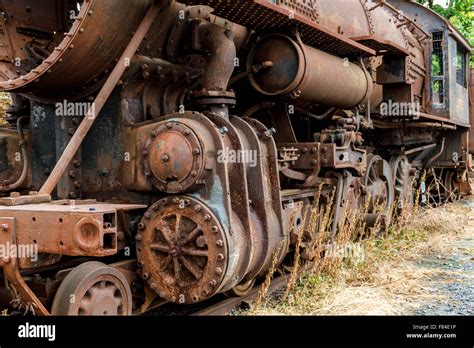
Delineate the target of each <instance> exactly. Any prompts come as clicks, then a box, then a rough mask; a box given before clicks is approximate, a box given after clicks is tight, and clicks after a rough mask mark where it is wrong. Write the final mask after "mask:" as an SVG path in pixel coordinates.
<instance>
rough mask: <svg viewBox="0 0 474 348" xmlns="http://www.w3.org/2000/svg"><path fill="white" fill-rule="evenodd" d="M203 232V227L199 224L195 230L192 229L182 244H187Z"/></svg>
mask: <svg viewBox="0 0 474 348" xmlns="http://www.w3.org/2000/svg"><path fill="white" fill-rule="evenodd" d="M201 232H202V230H201V228H200V227H199V226H197V227H196V228H195V229H194V231H192V232H191V233H190V234H189V235H188V237H187V238H186V240H185V241H184V242H183V244H182V245H186V244H188V243H190V242H192V241H193V240H195V239H196V238H197V236H198V235H199V234H200V233H201Z"/></svg>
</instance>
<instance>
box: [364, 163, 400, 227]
mask: <svg viewBox="0 0 474 348" xmlns="http://www.w3.org/2000/svg"><path fill="white" fill-rule="evenodd" d="M363 185H364V193H365V202H364V203H365V204H366V206H367V217H366V224H367V227H369V228H372V227H375V226H379V227H380V229H381V230H382V231H383V230H385V228H386V227H388V225H389V223H390V218H391V208H392V205H393V202H394V188H393V178H392V170H391V169H390V165H389V164H388V162H387V161H385V160H384V159H382V158H381V157H380V156H375V155H369V157H368V161H367V172H366V174H365V176H364V178H363Z"/></svg>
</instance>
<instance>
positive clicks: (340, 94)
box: [248, 35, 372, 108]
mask: <svg viewBox="0 0 474 348" xmlns="http://www.w3.org/2000/svg"><path fill="white" fill-rule="evenodd" d="M263 62H273V66H272V67H270V68H268V69H264V70H262V71H260V72H258V73H256V74H252V75H251V76H250V81H251V83H252V85H253V87H254V88H255V89H256V90H257V91H259V92H260V93H262V94H266V95H271V96H283V95H288V94H290V95H292V96H293V97H294V98H295V99H301V100H304V101H307V102H312V103H318V104H325V105H330V106H336V107H340V108H351V107H353V106H355V105H360V104H362V103H364V102H366V101H367V100H368V99H369V98H370V96H371V92H372V81H371V79H370V76H369V75H368V73H366V72H364V70H363V69H362V68H361V67H359V66H357V65H356V64H353V63H350V62H344V60H343V59H341V58H337V57H334V56H332V55H329V54H327V53H325V52H322V51H320V50H316V49H314V48H311V47H308V46H301V45H299V44H298V43H297V42H296V41H294V40H292V39H291V38H289V37H287V36H283V35H271V36H268V37H265V38H263V39H262V40H261V41H259V42H258V43H257V44H256V46H255V47H254V48H253V51H252V52H251V54H250V57H249V61H248V64H249V68H250V67H251V66H255V65H258V64H262V63H263ZM329 74H330V75H331V79H330V80H329V81H328V80H327V76H328V75H329ZM322 85H325V88H324V89H321V88H318V87H319V86H322ZM334 91H337V93H334Z"/></svg>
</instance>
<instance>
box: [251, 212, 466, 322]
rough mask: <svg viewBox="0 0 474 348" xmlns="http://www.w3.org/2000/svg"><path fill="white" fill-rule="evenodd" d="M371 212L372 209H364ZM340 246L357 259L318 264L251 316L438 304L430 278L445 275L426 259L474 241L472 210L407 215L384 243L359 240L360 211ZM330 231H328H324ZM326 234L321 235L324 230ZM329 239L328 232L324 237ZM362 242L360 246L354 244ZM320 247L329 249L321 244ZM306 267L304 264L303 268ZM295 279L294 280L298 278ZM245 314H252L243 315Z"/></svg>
mask: <svg viewBox="0 0 474 348" xmlns="http://www.w3.org/2000/svg"><path fill="white" fill-rule="evenodd" d="M364 209H365V210H366V209H367V207H365V208H363V210H364ZM348 214H349V215H348V216H347V217H348V219H347V221H348V222H347V223H346V224H344V225H343V226H342V228H340V232H339V234H338V237H337V243H338V245H349V246H350V247H351V248H352V249H354V248H355V249H356V250H357V251H359V253H358V254H357V253H356V254H355V256H362V257H354V254H353V255H349V257H344V258H343V257H329V258H323V259H318V260H316V262H315V263H314V264H313V265H314V266H313V267H311V268H312V272H310V274H309V275H307V276H305V277H304V278H299V279H296V280H292V281H291V283H290V284H289V287H288V288H287V290H286V292H285V293H284V295H283V296H273V297H270V298H265V299H262V298H260V299H259V303H258V304H257V306H253V308H252V310H251V311H250V312H248V314H251V315H403V314H406V313H409V312H411V311H413V310H416V309H417V308H420V307H422V306H424V305H426V304H428V303H430V302H433V301H434V300H439V299H440V295H437V294H435V293H434V291H432V290H433V289H431V288H430V285H429V282H428V280H429V279H432V278H434V277H439V276H441V275H442V273H443V272H444V271H443V270H441V269H439V268H433V269H430V268H423V267H419V266H418V265H417V261H420V260H421V259H422V258H423V257H424V256H425V255H428V254H438V255H443V254H448V253H450V252H452V251H453V250H452V249H453V244H454V242H455V241H457V240H460V239H462V238H473V237H474V219H472V218H470V217H469V215H470V214H472V208H469V207H467V206H466V205H465V204H463V203H452V204H448V205H444V206H441V207H438V208H435V209H431V208H429V209H428V208H427V209H425V208H422V207H419V206H416V207H414V208H412V209H410V210H409V211H408V210H404V211H403V212H402V213H401V214H400V216H399V217H398V218H397V219H395V220H394V224H393V225H392V227H391V228H390V229H389V231H388V232H387V233H386V234H385V236H384V237H383V238H375V237H374V236H373V235H371V236H368V237H366V238H363V239H360V238H355V236H356V235H357V233H356V232H357V231H360V229H361V228H363V227H364V226H363V223H362V225H361V219H360V218H357V216H362V215H363V214H360V212H357V213H355V212H349V213H348ZM323 230H324V228H323ZM320 232H321V231H320ZM320 235H324V233H320ZM354 240H358V243H357V244H353V243H352V241H354ZM319 244H320V246H321V245H323V244H324V243H322V242H321V241H319ZM297 265H298V266H295V267H301V265H300V263H299V262H298V263H297ZM292 278H293V277H292ZM243 314H244V315H245V314H246V313H243Z"/></svg>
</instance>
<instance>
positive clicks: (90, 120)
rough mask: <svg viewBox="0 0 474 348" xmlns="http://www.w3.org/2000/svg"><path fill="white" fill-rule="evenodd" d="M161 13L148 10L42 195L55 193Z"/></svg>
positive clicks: (42, 189) (45, 185) (57, 164)
mask: <svg viewBox="0 0 474 348" xmlns="http://www.w3.org/2000/svg"><path fill="white" fill-rule="evenodd" d="M159 11H160V8H159V7H158V6H157V5H153V6H152V7H151V8H150V9H149V10H148V13H147V14H146V16H145V18H143V20H142V22H141V23H140V25H139V27H138V28H137V31H136V32H135V34H134V35H133V37H132V39H131V40H130V42H129V43H128V45H127V47H126V48H125V51H124V52H123V53H122V56H121V58H120V59H119V60H118V61H117V64H116V65H115V68H114V69H113V70H112V73H111V74H110V75H109V77H108V78H107V81H106V82H105V84H104V86H103V87H102V88H101V90H100V92H99V94H98V95H97V97H96V98H95V100H94V108H89V110H88V111H87V113H86V115H85V116H84V119H83V121H82V122H81V124H80V126H79V127H78V129H77V131H76V132H75V134H74V136H73V137H72V139H71V140H70V142H69V144H68V146H67V147H66V149H65V150H64V152H63V154H62V155H61V158H60V159H59V161H58V163H56V166H55V167H54V169H53V172H52V173H51V174H50V175H49V177H48V180H47V181H46V182H45V183H44V185H43V187H41V190H40V192H41V193H47V194H51V192H53V190H54V188H55V187H56V185H57V183H58V182H59V180H60V179H61V177H62V175H63V174H64V171H65V170H66V167H67V166H68V165H69V163H70V162H71V160H72V159H73V157H74V155H75V154H76V152H77V150H78V149H79V147H80V146H81V144H82V142H83V140H84V138H85V137H86V135H87V133H88V132H89V130H90V129H91V127H92V125H93V124H94V121H95V120H96V119H97V117H98V114H99V113H100V111H101V109H102V108H103V106H104V104H105V103H106V102H107V99H108V98H109V97H110V94H111V93H112V91H113V90H114V88H115V87H116V85H117V83H118V81H119V80H120V78H121V77H122V75H123V73H124V72H125V70H126V69H127V64H126V62H127V60H128V61H130V59H131V57H133V56H134V55H135V52H136V51H137V49H138V47H139V46H140V44H141V42H142V41H143V39H144V38H145V35H146V34H147V32H148V30H149V29H150V27H151V25H152V24H153V22H154V21H155V19H156V17H157V16H158V13H159Z"/></svg>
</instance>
